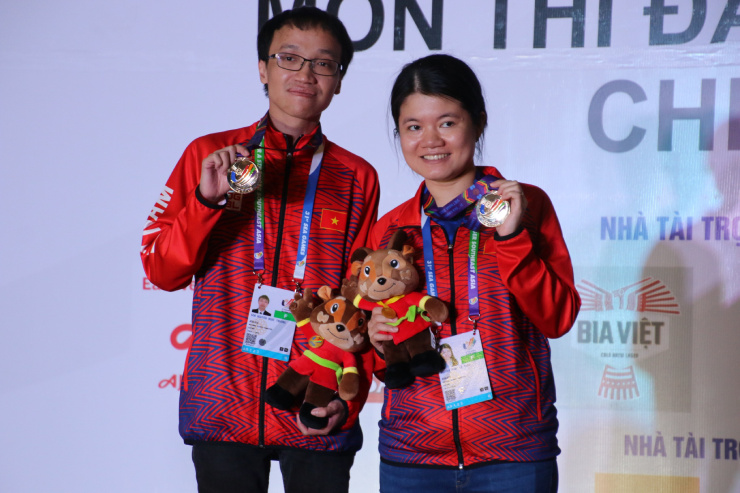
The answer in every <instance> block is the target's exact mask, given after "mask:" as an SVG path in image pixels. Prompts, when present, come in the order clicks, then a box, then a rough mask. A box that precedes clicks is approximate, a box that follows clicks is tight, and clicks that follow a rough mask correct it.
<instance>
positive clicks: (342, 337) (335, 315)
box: [265, 286, 368, 429]
mask: <svg viewBox="0 0 740 493" xmlns="http://www.w3.org/2000/svg"><path fill="white" fill-rule="evenodd" d="M319 297H320V298H321V299H322V300H323V301H324V302H323V303H321V304H318V303H315V302H314V300H313V295H312V292H311V289H310V288H306V290H305V292H304V294H303V296H301V295H300V294H298V293H296V295H295V300H294V301H293V302H292V303H291V304H290V307H289V309H290V312H291V313H292V314H293V317H294V318H295V319H296V325H297V326H298V327H299V328H302V329H303V330H306V329H308V328H309V327H310V328H312V329H313V331H312V332H313V334H312V335H310V336H309V342H308V344H309V346H310V349H308V350H306V351H304V352H303V354H302V355H301V356H300V357H298V358H297V359H295V360H293V361H291V362H290V363H289V365H288V368H286V369H285V371H284V372H283V373H282V374H281V375H280V377H278V380H277V382H276V383H275V385H272V386H271V387H270V388H268V389H267V392H266V393H265V401H266V402H267V403H268V404H270V405H271V406H273V407H276V408H278V409H282V410H285V411H287V410H288V409H290V408H291V407H293V405H294V404H295V403H296V401H297V400H298V399H299V398H300V397H301V396H303V395H304V391H305V397H303V403H302V404H301V406H300V410H299V411H298V416H299V418H300V420H301V422H303V424H304V425H306V426H307V427H309V428H314V429H322V428H325V427H326V426H327V425H328V423H329V418H327V417H323V418H320V417H316V416H313V415H312V414H311V411H312V410H314V409H315V408H317V407H326V406H327V405H328V404H329V402H331V401H332V399H334V397H335V395H336V394H337V392H338V393H339V397H341V398H342V399H344V400H345V401H347V400H350V399H353V398H354V397H355V396H356V395H357V393H358V392H359V389H360V377H359V374H358V373H357V356H356V355H355V353H358V352H360V351H362V350H363V349H365V348H367V347H368V346H367V342H368V339H367V315H366V314H365V312H363V311H362V310H359V309H357V308H356V307H355V306H354V305H352V303H350V302H349V301H347V299H345V298H344V297H343V296H335V295H333V294H332V291H331V288H329V286H322V287H321V288H319ZM317 305H318V306H317ZM309 324H310V326H309ZM307 335H309V334H307Z"/></svg>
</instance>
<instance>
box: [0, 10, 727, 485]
mask: <svg viewBox="0 0 740 493" xmlns="http://www.w3.org/2000/svg"><path fill="white" fill-rule="evenodd" d="M315 3H316V6H318V7H320V8H327V9H332V8H334V9H336V7H337V5H340V7H339V16H340V18H342V20H343V21H344V22H345V23H346V25H347V27H348V30H349V31H350V35H351V36H352V38H353V39H354V40H361V39H366V41H365V45H366V46H365V49H364V50H362V51H359V52H358V53H357V54H356V55H355V59H354V61H353V63H352V65H351V66H350V68H349V72H348V75H347V76H346V78H345V80H344V82H343V86H342V92H341V94H340V95H338V96H337V97H336V98H335V100H334V102H333V103H332V106H331V107H330V109H329V110H328V111H327V112H326V113H325V115H324V117H323V120H322V121H323V128H324V132H325V133H326V134H327V135H328V136H329V137H330V138H331V139H332V140H334V141H335V142H338V143H340V144H341V145H343V146H344V147H346V148H348V149H349V150H351V151H353V152H355V153H357V154H359V155H361V156H363V157H365V158H366V159H368V160H369V161H370V162H371V163H372V164H373V165H374V166H375V167H376V168H377V169H378V171H379V174H380V178H381V187H382V199H381V200H382V204H381V213H383V212H386V211H388V210H389V209H391V208H392V207H393V206H395V205H397V204H398V203H400V202H401V201H402V200H403V199H405V198H407V197H408V196H409V195H410V194H411V193H412V192H413V191H414V190H415V189H416V185H417V183H418V181H419V179H418V177H415V176H413V174H412V173H411V172H410V171H408V170H407V168H406V166H405V164H404V163H403V162H402V159H401V155H400V150H398V148H397V146H396V145H395V143H394V142H393V139H392V136H391V132H390V128H391V124H390V122H389V116H388V109H387V100H388V95H389V91H390V86H391V85H392V82H393V79H394V76H395V74H396V73H397V72H398V70H399V69H400V67H401V66H402V65H403V64H404V63H406V62H408V61H411V60H413V59H415V58H417V57H419V56H423V55H425V54H427V53H429V52H430V51H442V52H447V53H451V54H455V55H457V56H460V57H462V58H464V59H465V60H466V61H468V62H469V63H470V64H471V65H472V66H473V68H474V69H475V70H476V72H477V74H478V76H479V77H480V79H481V80H482V82H483V84H484V88H485V92H486V95H487V99H488V106H489V122H490V123H489V127H488V130H487V139H486V145H485V149H484V153H483V156H482V157H481V159H480V164H493V165H495V166H497V167H498V168H499V169H500V170H501V171H502V172H503V173H504V175H505V176H506V177H507V178H512V179H517V180H519V181H523V182H531V183H534V184H537V185H539V186H541V187H542V188H544V189H545V190H546V191H547V192H548V193H549V194H550V196H551V197H552V199H553V202H554V203H555V207H556V210H557V211H558V214H559V217H560V220H561V223H562V226H563V229H564V233H565V238H566V241H567V243H568V245H569V247H570V250H571V254H572V256H573V261H574V266H575V269H576V281H577V283H578V289H579V291H580V293H581V295H582V297H583V299H584V307H583V309H582V312H581V315H580V316H579V319H578V321H577V323H576V326H575V327H574V329H573V330H572V331H571V332H570V333H569V334H568V335H566V336H565V337H563V338H562V339H560V340H557V341H553V343H552V347H553V364H554V368H555V374H556V381H557V384H558V403H559V404H558V407H559V410H560V419H561V431H560V433H559V437H560V440H561V447H562V448H563V454H562V455H561V456H560V459H559V464H560V470H561V491H564V492H575V493H582V492H583V493H585V492H589V493H590V492H597V493H599V492H606V491H630V492H632V491H650V492H653V491H681V492H688V493H698V492H701V493H728V492H740V472H739V468H738V454H739V453H740V447H739V446H738V442H739V441H740V420H738V417H737V416H738V409H739V408H740V399H738V391H737V382H736V375H737V355H738V349H737V348H738V344H740V322H738V320H740V269H739V264H740V255H738V253H739V252H740V200H739V199H740V192H739V190H740V150H738V149H740V71H738V63H740V13H738V5H739V2H738V1H737V0H729V1H724V0H693V1H692V0H666V1H663V0H651V1H648V0H622V1H619V2H617V1H615V2H613V6H611V7H610V4H611V3H612V2H609V1H606V2H604V1H603V0H602V1H601V2H600V1H597V0H586V1H580V2H579V1H576V2H575V8H574V9H571V10H563V8H564V7H568V6H570V7H573V6H574V3H573V1H572V0H559V1H556V0H550V2H549V5H548V2H545V1H542V2H539V1H535V0H517V1H516V2H514V1H509V2H508V5H507V2H505V1H503V0H498V1H497V2H493V1H485V0H465V1H455V2H453V1H450V0H448V1H447V2H443V0H382V1H381V0H372V1H370V0H346V1H344V2H337V1H336V0H334V1H331V2H330V1H328V0H318V1H316V2H315ZM260 4H261V5H263V6H265V7H266V6H268V4H271V5H272V7H271V9H270V10H269V12H270V14H269V15H272V12H273V9H274V8H276V6H277V8H290V7H291V6H292V2H290V1H288V0H283V1H282V6H281V2H280V1H278V0H273V1H272V2H268V1H262V0H259V1H258V0H248V1H234V0H213V1H211V2H207V3H206V2H195V1H185V2H183V1H179V2H175V1H171V0H166V1H160V2H145V1H136V0H121V1H118V2H99V1H97V2H96V1H85V0H76V1H66V2H50V1H46V2H44V1H33V0H27V1H24V2H11V1H6V2H2V3H1V4H0V151H1V152H2V156H3V158H4V162H3V173H2V179H1V180H0V192H1V193H0V201H1V204H2V215H1V216H0V217H1V218H2V219H1V221H2V223H1V225H2V236H0V253H1V255H0V269H1V270H0V290H1V292H0V307H1V310H2V311H1V312H0V314H1V315H2V318H1V320H2V322H0V323H1V324H2V328H3V330H2V333H3V336H4V337H3V340H4V343H3V344H2V346H1V348H0V396H1V397H0V421H1V422H2V426H0V442H1V443H2V444H3V446H2V448H0V490H1V491H8V492H39V491H44V492H46V491H53V492H56V491H77V492H81V491H89V492H98V491H110V492H114V491H121V492H129V491H152V492H181V491H195V490H196V486H195V479H194V473H193V469H192V464H191V462H190V458H189V452H190V448H189V447H187V446H185V445H183V444H182V441H181V439H180V438H179V436H178V434H177V387H178V386H179V374H180V372H181V371H182V366H183V362H184V357H185V350H184V348H186V347H187V343H188V336H189V331H188V325H187V324H189V316H190V302H191V297H192V296H191V294H192V293H191V292H190V291H189V290H184V291H182V292H177V293H165V292H162V291H158V290H156V289H154V288H153V286H152V285H151V284H149V283H148V281H146V280H145V278H144V275H143V270H142V268H141V264H140V260H139V255H138V250H139V244H140V234H141V231H142V228H143V225H144V222H145V219H146V216H147V214H148V212H149V210H150V208H151V207H152V205H153V204H154V202H155V200H156V198H157V197H158V194H159V192H160V191H161V189H162V187H163V185H164V183H165V180H166V179H167V177H168V175H169V173H170V171H171V170H172V168H173V166H174V164H175V162H176V160H177V159H178V158H179V156H180V154H181V153H182V151H183V149H184V148H185V146H186V145H187V144H188V143H189V142H190V141H191V140H192V139H193V138H195V137H197V136H199V135H203V134H206V133H210V132H215V131H220V130H225V129H230V128H236V127H240V126H244V125H248V124H250V123H252V122H253V121H255V120H257V119H258V118H259V117H260V116H261V115H262V114H263V113H264V112H265V110H266V107H267V102H266V99H265V98H264V96H263V94H262V88H261V85H260V84H259V80H258V76H257V58H256V53H255V52H256V49H255V39H256V33H257V28H258V15H259V12H260ZM494 4H496V5H498V9H496V6H495V5H494ZM540 4H541V5H540ZM504 6H507V7H508V9H505V10H506V14H507V15H506V18H505V19H504V17H503V12H504V9H502V7H504ZM600 6H601V7H602V9H603V10H602V11H601V12H599V8H600ZM373 7H374V9H375V10H374V11H373ZM548 7H549V8H550V10H546V8H548ZM561 7H562V8H561ZM558 8H560V10H557V9H558ZM381 12H382V14H381ZM410 12H412V13H413V14H412V13H410ZM548 13H549V15H550V17H553V16H556V15H558V14H568V15H570V17H566V18H550V19H549V20H545V21H543V19H545V18H546V17H547V16H548ZM396 14H398V15H396ZM373 16H374V17H373ZM538 19H540V21H538ZM573 19H575V21H574V20H573ZM735 24H738V26H734V25H735ZM373 26H374V27H373ZM420 26H421V27H420ZM579 26H582V27H583V31H582V32H583V36H582V39H581V38H580V37H579V36H580V34H579V32H580V31H579ZM504 31H505V32H504ZM394 32H396V33H399V34H398V38H397V39H395V40H394ZM574 32H575V34H573V33H574ZM401 33H403V35H402V36H401ZM422 33H423V34H422ZM494 40H496V41H495V42H494ZM401 41H403V42H402V43H401ZM494 43H495V44H496V47H494ZM535 46H537V47H535ZM682 118H685V119H682ZM630 135H632V137H628V136H630ZM376 390H378V392H374V393H373V394H372V396H371V402H370V403H369V404H368V405H367V406H366V409H365V410H364V411H363V415H362V416H361V419H362V424H363V429H364V430H365V437H366V441H365V446H364V448H363V450H362V451H361V452H360V454H359V455H358V458H357V460H356V462H355V464H356V465H355V467H354V468H353V471H352V483H351V491H352V492H371V491H377V484H378V481H377V467H378V458H377V448H376V443H377V424H376V423H377V420H378V418H379V411H380V402H379V401H380V400H381V399H382V397H381V396H382V393H380V389H376ZM276 469H277V468H276ZM273 479H274V482H273V485H272V487H271V491H282V487H281V485H280V482H279V477H278V476H277V475H273ZM619 488H622V489H619Z"/></svg>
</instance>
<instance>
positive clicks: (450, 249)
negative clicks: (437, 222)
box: [445, 232, 465, 469]
mask: <svg viewBox="0 0 740 493" xmlns="http://www.w3.org/2000/svg"><path fill="white" fill-rule="evenodd" d="M445 236H446V235H445ZM455 236H457V232H455ZM454 247H455V238H452V241H449V240H448V242H447V258H448V261H449V266H450V300H451V303H452V305H453V306H452V307H451V308H452V309H453V310H454V304H455V261H454V258H455V249H454ZM450 330H451V332H452V335H453V336H454V335H457V324H456V323H455V316H454V314H452V315H451V316H450ZM459 419H460V416H459V411H458V410H457V409H453V410H452V438H453V440H454V441H455V450H457V464H458V468H459V469H462V468H463V467H464V466H465V463H464V461H463V450H462V442H461V441H460V425H459Z"/></svg>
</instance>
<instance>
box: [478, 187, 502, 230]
mask: <svg viewBox="0 0 740 493" xmlns="http://www.w3.org/2000/svg"><path fill="white" fill-rule="evenodd" d="M509 212H511V207H510V206H509V201H507V200H504V199H502V198H501V196H500V195H499V194H498V193H497V192H496V191H493V190H492V191H490V192H488V193H486V194H485V195H484V196H483V197H481V199H480V200H479V201H478V203H476V204H475V213H476V215H477V216H478V221H480V223H481V224H482V225H484V226H488V227H489V228H497V227H499V226H501V225H502V224H504V221H505V220H506V218H507V217H508V215H509Z"/></svg>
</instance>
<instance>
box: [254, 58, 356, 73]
mask: <svg viewBox="0 0 740 493" xmlns="http://www.w3.org/2000/svg"><path fill="white" fill-rule="evenodd" d="M267 58H274V59H275V61H276V62H277V65H278V67H280V68H284V69H285V70H292V71H293V72H297V71H299V70H300V69H302V68H303V64H304V63H306V62H308V64H309V67H311V72H313V73H314V74H316V75H336V73H337V72H339V69H340V68H341V65H340V64H339V62H335V61H334V60H330V59H328V58H314V59H313V60H309V59H308V58H303V57H302V56H300V55H294V54H293V53H274V54H272V55H270V56H268V57H267Z"/></svg>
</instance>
